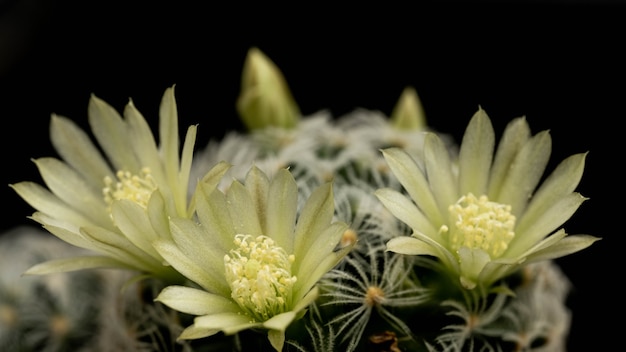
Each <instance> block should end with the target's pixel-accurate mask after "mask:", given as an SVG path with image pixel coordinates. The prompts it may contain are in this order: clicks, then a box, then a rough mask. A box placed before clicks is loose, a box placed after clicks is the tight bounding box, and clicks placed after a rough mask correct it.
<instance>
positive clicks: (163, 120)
mask: <svg viewBox="0 0 626 352" xmlns="http://www.w3.org/2000/svg"><path fill="white" fill-rule="evenodd" d="M159 143H160V144H159V147H160V151H161V153H162V157H163V161H164V164H165V171H166V175H167V176H166V177H167V182H168V183H169V184H174V183H175V182H176V181H177V180H178V162H179V157H178V148H179V147H180V145H179V140H178V110H177V106H176V99H174V87H169V88H167V89H166V90H165V92H164V93H163V97H162V98H161V105H160V106H159Z"/></svg>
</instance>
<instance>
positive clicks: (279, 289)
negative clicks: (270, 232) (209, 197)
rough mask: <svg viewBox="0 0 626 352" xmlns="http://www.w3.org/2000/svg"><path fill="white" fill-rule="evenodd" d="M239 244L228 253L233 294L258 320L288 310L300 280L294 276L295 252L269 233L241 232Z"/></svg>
mask: <svg viewBox="0 0 626 352" xmlns="http://www.w3.org/2000/svg"><path fill="white" fill-rule="evenodd" d="M235 245H236V246H237V248H235V249H232V250H231V251H230V254H227V255H225V256H224V266H225V268H226V280H227V281H228V282H229V285H230V288H231V296H232V298H233V299H234V300H235V301H236V302H237V303H238V304H239V306H240V307H241V308H243V309H244V310H245V311H247V312H248V313H249V314H250V316H252V317H253V318H255V319H256V320H257V321H265V320H267V319H269V318H271V317H272V316H274V315H276V314H279V313H282V312H284V311H286V308H287V307H288V305H289V304H290V303H291V302H290V301H291V291H292V287H293V285H294V283H295V282H296V277H295V276H291V263H293V262H294V260H295V257H294V255H293V254H292V255H288V254H287V252H285V250H284V249H283V248H282V247H280V246H277V245H276V243H275V242H274V240H272V239H271V238H269V237H267V236H257V237H253V236H252V235H241V234H239V235H236V236H235Z"/></svg>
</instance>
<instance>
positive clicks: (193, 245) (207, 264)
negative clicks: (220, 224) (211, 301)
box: [171, 218, 229, 293]
mask: <svg viewBox="0 0 626 352" xmlns="http://www.w3.org/2000/svg"><path fill="white" fill-rule="evenodd" d="M171 229H172V238H173V239H174V242H175V245H176V246H177V247H178V249H180V251H181V252H182V253H183V254H184V255H185V256H186V257H187V258H189V260H190V261H192V262H194V263H195V264H196V265H197V266H198V267H200V268H203V270H204V271H205V272H206V273H205V275H208V276H210V277H211V281H212V282H214V283H215V282H219V283H221V284H220V286H219V287H215V286H213V287H211V289H209V291H212V292H216V291H215V290H219V293H224V292H228V291H229V288H228V286H227V284H226V281H225V279H224V270H225V268H224V255H225V254H226V252H224V251H223V250H222V249H220V248H218V247H217V246H213V243H212V242H213V238H212V236H211V234H209V233H207V232H206V231H204V229H203V228H202V227H200V226H198V224H197V223H196V222H195V221H193V220H189V219H182V218H173V219H172V220H171Z"/></svg>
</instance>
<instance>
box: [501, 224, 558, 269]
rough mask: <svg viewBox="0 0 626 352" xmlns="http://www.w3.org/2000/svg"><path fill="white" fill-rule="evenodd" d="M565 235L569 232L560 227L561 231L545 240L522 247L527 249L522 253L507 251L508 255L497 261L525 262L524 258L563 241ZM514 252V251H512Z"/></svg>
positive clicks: (507, 262) (509, 262) (506, 262)
mask: <svg viewBox="0 0 626 352" xmlns="http://www.w3.org/2000/svg"><path fill="white" fill-rule="evenodd" d="M565 236H567V233H566V232H565V230H564V229H560V230H559V231H557V232H555V233H553V234H551V235H550V236H548V237H546V238H544V239H543V240H541V241H539V242H536V243H535V244H534V245H533V246H532V247H530V248H528V249H526V248H521V246H520V248H521V249H526V251H525V252H523V253H521V254H517V253H505V254H506V255H504V256H502V257H500V258H498V259H497V260H495V261H497V262H499V263H505V264H519V263H521V262H523V261H524V260H526V258H527V257H528V256H529V255H531V254H533V253H535V252H538V251H540V250H543V249H546V248H548V247H551V246H553V245H554V244H555V243H557V242H559V241H561V240H562V239H563V238H564V237H565ZM511 252H512V251H511ZM516 252H517V248H516Z"/></svg>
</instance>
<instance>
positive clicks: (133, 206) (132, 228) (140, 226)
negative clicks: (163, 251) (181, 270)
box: [111, 199, 161, 260]
mask: <svg viewBox="0 0 626 352" xmlns="http://www.w3.org/2000/svg"><path fill="white" fill-rule="evenodd" d="M111 215H112V216H113V222H114V223H115V225H116V226H117V227H118V228H119V229H120V231H121V232H122V233H123V234H124V236H125V237H126V238H127V239H128V240H129V241H130V242H132V243H133V244H134V245H135V246H136V247H137V248H141V249H142V250H143V251H144V252H145V253H146V254H148V255H150V256H151V257H153V258H158V259H159V260H160V258H161V256H160V255H159V254H158V253H157V252H156V250H154V248H152V245H151V243H152V242H154V240H156V239H157V235H156V233H155V232H154V231H153V230H152V224H151V223H150V219H149V218H148V214H147V213H146V210H145V209H144V208H143V207H142V206H141V205H139V204H137V203H136V202H133V201H131V200H128V199H120V200H118V201H115V202H114V203H113V204H112V206H111Z"/></svg>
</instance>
